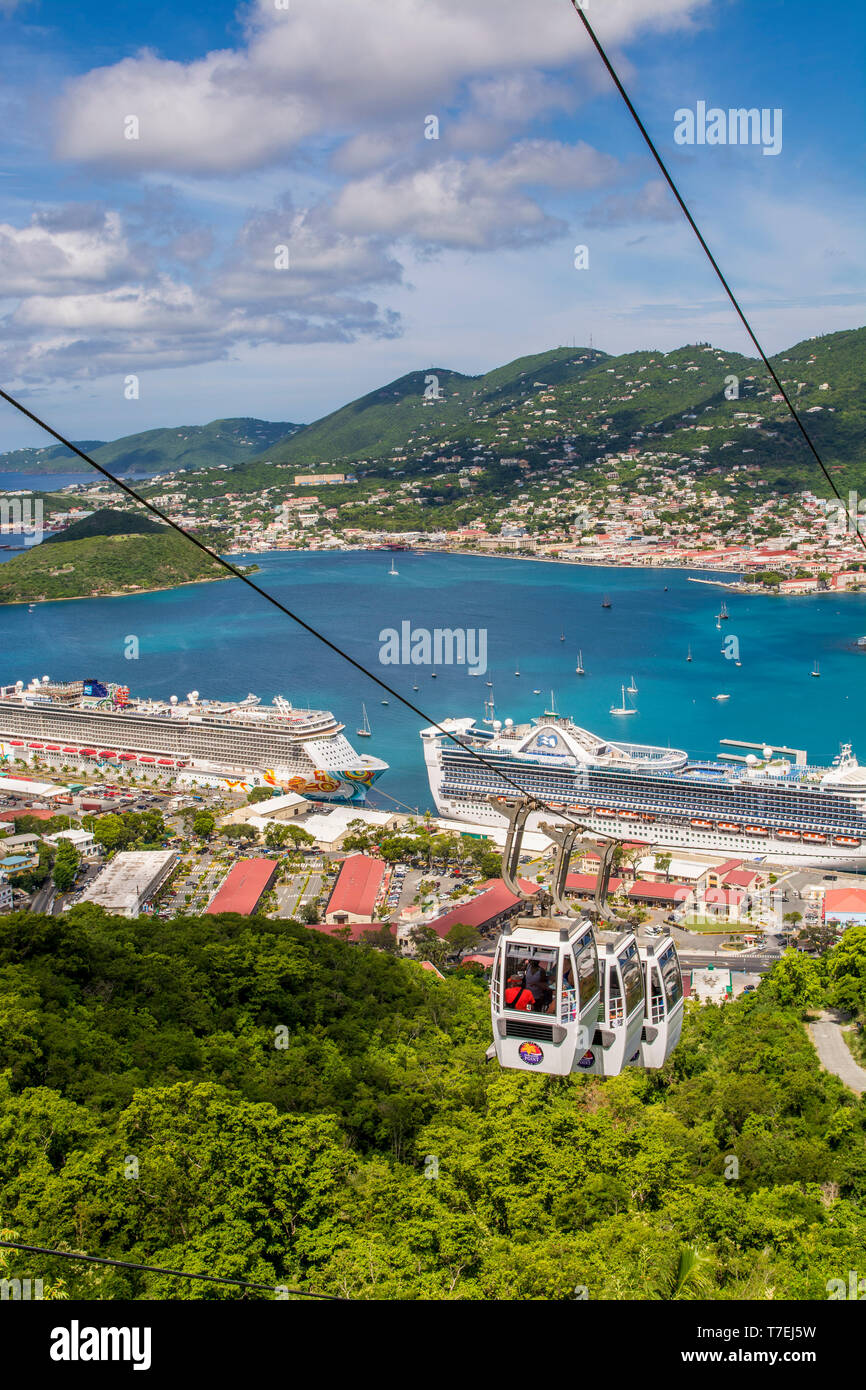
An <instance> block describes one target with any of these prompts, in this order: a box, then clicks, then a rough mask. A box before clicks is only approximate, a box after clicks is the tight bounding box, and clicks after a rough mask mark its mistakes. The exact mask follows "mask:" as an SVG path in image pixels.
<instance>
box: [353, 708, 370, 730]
mask: <svg viewBox="0 0 866 1390" xmlns="http://www.w3.org/2000/svg"><path fill="white" fill-rule="evenodd" d="M361 713H362V715H363V719H362V722H361V727H360V729H356V730H355V733H356V734H357V735H358V738H369V737H370V721H369V719H368V718H367V706H366V705H362V706H361Z"/></svg>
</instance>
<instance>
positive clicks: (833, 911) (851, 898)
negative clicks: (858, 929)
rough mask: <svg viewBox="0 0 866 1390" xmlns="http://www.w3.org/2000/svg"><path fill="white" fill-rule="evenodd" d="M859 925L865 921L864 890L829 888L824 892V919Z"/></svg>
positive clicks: (865, 903)
mask: <svg viewBox="0 0 866 1390" xmlns="http://www.w3.org/2000/svg"><path fill="white" fill-rule="evenodd" d="M831 919H832V920H833V921H838V922H845V923H846V924H848V925H850V924H852V923H853V924H855V925H860V924H861V923H863V922H866V890H864V889H863V888H830V889H828V891H827V892H826V893H825V894H824V920H825V922H826V921H829V920H831Z"/></svg>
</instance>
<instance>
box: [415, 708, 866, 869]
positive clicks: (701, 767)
mask: <svg viewBox="0 0 866 1390" xmlns="http://www.w3.org/2000/svg"><path fill="white" fill-rule="evenodd" d="M442 727H443V728H444V729H447V730H448V731H449V732H450V733H452V734H453V735H455V736H456V738H457V740H458V741H457V742H456V743H455V742H454V741H453V739H451V738H447V737H445V736H444V735H443V734H441V733H440V732H439V730H438V729H436V728H435V727H431V728H428V729H423V730H422V731H421V738H422V740H423V745H424V758H425V761H426V764H427V775H428V777H429V780H430V790H431V792H432V794H433V799H434V801H435V803H436V806H437V809H438V811H439V814H440V815H442V816H445V817H448V818H450V819H453V820H462V821H473V822H476V823H478V824H484V823H489V824H491V825H497V826H503V825H505V818H504V817H503V816H501V815H500V814H499V812H498V811H497V810H496V808H495V807H494V806H492V805H490V803H489V802H488V800H487V797H488V796H490V795H507V796H513V795H514V785H513V784H514V783H516V784H517V785H518V786H519V787H520V788H521V789H522V790H523V791H525V792H526V793H527V794H529V795H531V796H537V797H539V798H540V799H542V800H543V801H544V802H545V803H546V804H547V805H548V806H549V807H550V808H551V809H552V810H553V811H554V812H567V814H568V817H569V819H572V820H578V821H580V822H581V823H582V824H583V825H586V827H587V829H588V830H589V831H594V832H599V833H602V834H607V835H612V836H615V837H616V838H622V839H627V840H630V841H633V842H637V843H641V844H646V845H647V846H648V847H650V848H653V849H656V848H658V849H659V850H684V849H696V850H704V851H709V852H712V853H716V852H719V853H723V854H738V855H742V856H746V857H748V858H752V859H753V858H756V857H766V858H767V859H771V860H774V861H779V862H781V863H783V864H790V865H797V864H799V865H820V866H823V867H827V868H831V867H837V868H847V869H860V868H864V867H866V767H861V766H860V765H859V764H858V762H857V759H856V758H855V757H854V755H853V753H852V751H851V745H850V744H845V745H844V746H843V748H842V750H841V752H840V753H839V755H838V757H836V758H835V759H834V761H833V766H832V767H829V768H827V767H812V766H809V765H808V763H807V762H806V756H805V753H797V754H796V756H795V757H794V758H790V757H784V756H782V757H780V756H777V752H778V750H774V749H770V748H764V749H762V753H763V754H764V755H765V756H762V757H758V756H757V755H756V754H754V753H750V754H748V755H746V756H745V757H743V758H742V759H741V760H737V763H736V765H733V764H732V763H730V762H728V763H726V762H706V763H703V762H692V761H690V759H689V757H688V754H687V753H685V752H683V751H681V750H679V749H676V748H662V747H655V746H652V745H649V744H640V743H626V742H622V741H612V740H608V739H603V738H599V737H598V736H597V735H595V734H592V733H590V732H589V731H588V730H586V729H581V728H579V727H578V726H577V725H576V724H574V723H573V722H572V721H571V720H570V719H566V718H563V717H562V716H560V715H558V714H555V713H548V714H545V715H543V716H542V717H541V718H537V719H534V720H533V721H532V722H531V723H529V724H519V725H518V724H514V723H513V722H512V721H511V720H510V719H506V720H505V721H504V723H501V722H500V721H499V720H495V721H493V722H492V726H491V728H490V729H484V728H479V727H478V726H477V725H476V724H475V723H474V721H473V720H472V719H449V720H445V721H443V725H442ZM745 746H749V745H745ZM470 749H475V750H477V752H479V753H481V754H482V755H483V757H484V758H485V760H486V762H487V763H488V764H491V766H490V767H485V766H484V765H483V764H482V763H480V762H479V761H478V759H477V758H476V757H474V756H473V754H472V752H471V751H470ZM789 751H791V752H794V751H795V750H789ZM499 772H501V773H502V774H504V776H505V777H508V778H509V779H510V784H511V785H510V784H509V782H506V781H505V780H504V777H503V776H499V775H497V774H498V773H499ZM543 820H551V815H550V812H549V811H541V812H534V813H533V814H532V815H531V816H530V817H529V820H528V825H529V826H530V828H532V829H537V828H538V826H539V824H540V822H541V821H543Z"/></svg>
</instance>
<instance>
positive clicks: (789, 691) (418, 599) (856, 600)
mask: <svg viewBox="0 0 866 1390" xmlns="http://www.w3.org/2000/svg"><path fill="white" fill-rule="evenodd" d="M6 558H8V556H7V557H6ZM251 558H254V559H255V560H256V562H257V563H258V564H259V565H260V566H261V572H260V574H259V575H258V576H257V580H258V582H259V583H261V584H262V586H263V587H265V588H267V589H268V590H269V591H271V592H273V593H274V594H275V595H276V596H277V597H279V598H280V600H281V601H282V602H284V603H285V604H286V605H287V606H288V607H289V608H292V609H293V610H294V611H295V612H297V613H298V614H299V615H300V616H301V617H302V618H304V620H305V621H307V622H309V623H310V624H311V625H313V626H315V627H317V628H318V629H319V630H320V631H322V632H323V633H324V634H325V635H326V636H327V637H329V638H330V639H331V640H332V641H333V642H335V643H336V644H337V645H339V646H341V647H344V648H345V650H346V651H347V652H349V654H350V655H351V656H353V657H354V658H355V659H356V660H357V661H359V662H361V663H363V664H364V665H367V666H370V667H372V668H374V669H375V670H376V671H377V672H378V673H380V674H381V675H382V677H383V678H384V679H385V680H386V681H388V682H389V683H390V684H391V685H393V686H394V688H395V689H397V690H398V691H400V692H401V693H403V694H404V695H406V696H407V698H409V699H411V700H413V701H414V702H415V703H416V704H418V706H419V707H420V708H421V709H422V710H424V711H425V713H426V714H427V715H429V716H430V718H433V719H442V718H444V717H446V716H448V715H455V716H456V715H475V716H477V717H479V718H480V717H481V715H482V714H483V702H484V699H485V698H486V697H487V696H488V695H489V694H490V691H489V689H488V687H487V684H486V682H487V681H488V680H492V681H493V683H494V685H493V694H494V697H495V701H496V715H497V717H498V718H501V719H504V718H505V717H506V716H510V717H511V718H513V719H515V720H520V719H526V718H529V717H530V716H531V715H533V714H540V713H541V712H542V711H543V710H544V709H545V708H546V707H547V705H548V702H549V700H550V691H551V689H552V690H553V692H554V694H555V698H556V705H557V709H559V710H560V711H561V712H563V713H566V714H570V715H572V716H573V717H574V719H575V720H577V722H578V723H580V724H583V725H585V726H586V727H588V728H590V729H592V730H593V731H595V732H597V733H599V734H601V735H603V736H605V737H610V738H616V737H620V738H625V739H629V740H632V741H636V742H648V743H661V744H668V743H670V744H673V745H674V746H676V747H681V748H685V749H687V750H688V751H689V752H690V753H691V754H692V755H693V756H696V757H711V756H715V755H717V754H718V752H719V740H720V739H721V738H739V739H749V740H752V741H754V742H759V741H760V742H763V741H772V742H774V743H777V744H779V743H783V744H787V745H789V746H791V747H795V748H806V749H807V750H808V752H809V757H810V760H811V761H815V762H829V761H830V759H831V758H832V757H833V755H834V754H835V753H836V752H838V749H839V744H840V742H841V741H843V740H846V741H848V740H850V741H852V742H853V744H854V751H855V752H856V753H857V754H858V756H859V757H860V759H861V761H864V760H866V651H864V650H859V651H858V650H857V649H856V648H855V646H854V643H855V641H856V638H857V637H859V636H860V635H862V634H866V595H849V596H845V595H838V596H837V595H829V594H828V595H826V596H818V597H813V598H801V599H796V598H785V599H781V598H773V597H758V596H754V597H748V596H745V595H743V596H738V595H736V594H733V593H730V592H728V591H725V590H723V589H718V588H714V587H709V586H707V585H704V584H694V583H690V582H689V581H688V577H687V572H686V571H681V570H674V571H670V570H667V571H662V570H659V571H648V570H621V569H607V568H604V569H600V568H595V567H591V568H590V567H579V566H569V565H559V564H548V563H538V562H533V561H522V560H497V559H487V558H482V557H478V556H455V555H429V554H428V555H413V554H409V553H399V554H397V555H396V556H395V562H396V566H397V569H398V571H399V573H398V576H397V577H396V578H392V577H390V576H389V574H388V569H389V565H390V562H391V557H390V555H388V554H385V553H383V552H352V553H338V554H299V553H291V552H283V553H273V554H267V555H257V556H254V557H251ZM665 585H667V586H668V587H667V592H665ZM605 594H607V595H609V597H610V599H611V603H612V606H611V608H609V609H603V608H602V606H601V603H602V598H603V596H604V595H605ZM722 599H724V600H725V602H726V604H727V606H728V609H729V612H730V620H729V621H727V622H723V623H722V624H721V630H720V631H719V630H717V628H716V614H717V613H718V611H719V608H720V604H721V601H722ZM405 620H408V621H409V622H411V624H412V626H413V628H419V627H424V628H428V629H431V630H432V629H434V628H475V629H477V628H485V629H486V630H487V633H488V664H489V668H490V669H489V673H488V674H486V675H484V676H480V677H472V676H470V675H469V674H468V671H467V669H466V668H465V667H458V666H451V667H448V666H437V667H434V668H432V669H435V670H436V673H437V675H436V679H435V680H434V679H432V677H431V675H430V670H431V668H429V667H423V666H418V667H413V666H380V665H379V649H380V643H379V633H380V631H381V630H382V629H384V628H388V627H394V628H398V629H399V627H400V624H401V622H403V621H405ZM560 633H564V634H565V641H564V642H563V641H560ZM131 636H135V637H137V638H138V642H139V653H140V655H139V658H138V660H135V661H133V660H127V659H125V657H124V648H125V645H126V643H127V638H129V637H131ZM733 637H735V638H736V639H737V641H738V643H739V655H740V660H741V662H742V665H741V666H739V667H738V666H736V665H735V664H734V661H733V660H728V659H726V658H725V656H723V655H722V650H721V649H722V647H723V646H724V645H725V644H726V642H727V644H728V645H729V646H730V639H731V638H733ZM689 646H691V650H692V657H693V660H692V662H691V663H688V662H687V661H686V654H687V649H688V647H689ZM578 648H582V651H583V664H584V666H585V668H586V675H585V676H584V677H583V678H580V677H578V676H576V675H575V673H574V668H575V664H576V658H577V651H578ZM815 659H817V660H818V661H819V663H820V671H821V676H820V679H818V680H815V679H813V678H812V677H811V676H810V674H809V672H810V670H811V668H812V665H813V662H814V661H815ZM518 665H519V669H520V676H519V677H516V676H515V675H514V672H515V669H516V668H517V666H518ZM46 673H47V674H50V675H51V676H52V677H56V678H60V677H78V676H96V677H98V678H100V679H102V680H116V681H121V682H123V683H125V684H127V685H129V686H130V688H131V689H132V691H133V692H136V693H140V694H147V695H157V696H163V697H166V696H169V695H172V694H177V695H180V696H183V695H185V694H186V693H187V691H189V690H198V691H200V692H201V693H202V694H203V695H206V696H215V697H220V698H225V697H232V698H234V697H242V696H244V695H246V694H247V692H248V691H254V692H255V693H256V694H258V695H260V696H261V697H262V698H263V699H264V700H270V699H271V698H272V697H273V696H274V695H276V694H280V693H281V694H283V695H285V696H286V697H287V698H288V699H290V700H292V701H293V702H294V703H296V704H299V705H312V706H316V707H319V706H323V707H325V708H329V709H333V710H334V711H335V713H336V714H337V715H338V717H339V718H340V719H342V720H343V721H344V722H345V724H346V730H347V734H348V736H349V737H350V738H351V739H352V741H353V742H355V729H356V727H357V726H358V725H359V724H360V720H361V703H362V701H363V702H365V703H366V706H367V713H368V715H369V718H370V723H371V726H372V731H373V737H372V738H370V739H369V740H367V741H366V742H361V743H359V744H356V746H357V747H358V748H359V749H361V750H363V751H365V752H370V753H373V754H376V755H378V756H380V757H382V758H384V759H385V760H386V761H387V762H388V763H390V765H391V766H390V770H389V772H388V773H386V774H385V775H384V777H383V779H382V781H381V783H380V784H379V789H378V790H374V793H373V801H374V802H381V803H382V804H385V805H387V804H389V803H388V802H387V801H386V800H385V798H384V794H385V793H387V794H388V795H389V796H391V797H394V798H397V799H398V800H400V801H402V802H404V803H406V804H409V805H411V806H413V807H421V808H424V807H428V806H430V805H431V802H430V797H429V792H428V788H427V779H426V776H425V772H424V764H423V759H422V756H421V746H420V739H419V738H418V730H419V728H421V727H422V721H421V720H420V719H419V718H418V717H417V716H416V715H414V714H412V713H410V712H409V711H408V710H406V709H404V708H403V707H402V706H401V705H399V704H398V703H397V702H396V701H395V700H393V699H391V701H390V704H389V705H388V706H387V707H385V706H383V705H382V704H381V703H380V701H381V700H382V699H383V698H388V697H386V696H384V694H383V692H382V691H381V690H379V689H378V687H376V686H375V685H374V684H373V683H372V682H371V681H369V680H368V679H367V678H366V677H364V676H362V675H361V674H360V673H359V672H357V671H355V670H353V669H352V668H351V667H349V666H348V665H347V664H346V663H345V662H344V661H342V660H341V659H340V658H339V657H337V656H336V655H335V654H334V653H332V652H330V651H328V650H327V648H326V647H324V646H323V645H322V644H321V643H320V642H318V641H317V640H316V639H315V638H313V637H312V636H310V635H309V634H307V633H305V632H304V631H303V630H302V629H300V628H299V627H298V626H297V625H296V624H294V623H292V622H290V621H289V620H288V619H286V618H284V617H282V616H281V615H280V614H279V613H278V612H277V611H276V610H275V609H273V608H271V607H270V605H269V604H267V603H266V602H265V601H264V600H263V599H260V598H259V597H258V596H257V595H256V594H254V593H251V592H250V591H248V590H246V589H245V588H244V587H243V586H242V585H241V584H240V583H239V582H237V581H234V580H227V581H225V582H224V583H216V584H200V585H191V586H188V587H186V588H183V589H175V590H172V591H170V592H167V593H158V594H146V595H141V596H140V597H132V598H122V599H88V600H80V601H78V600H76V601H73V602H66V603H45V604H38V605H37V606H36V607H35V609H34V611H33V612H32V613H30V612H28V609H27V606H26V605H18V606H13V607H4V608H0V681H2V683H4V684H5V683H7V682H9V681H12V680H16V679H18V678H22V679H30V678H31V677H32V676H35V675H39V676H41V675H43V674H46ZM632 676H633V677H634V680H635V683H636V684H637V687H638V694H637V695H636V696H634V697H631V696H628V695H627V696H626V698H627V700H629V701H630V702H633V703H634V704H635V705H636V707H637V709H638V711H639V712H638V714H636V715H634V716H633V717H631V718H619V719H618V718H616V717H614V716H612V715H610V714H609V712H608V711H609V708H610V706H611V705H612V704H619V703H620V698H621V696H620V687H621V685H622V684H623V683H624V684H625V685H628V684H629V682H630V679H631V677H632ZM413 684H417V685H418V686H419V687H420V689H419V690H418V691H417V692H416V691H413V689H412V686H413ZM535 689H539V690H541V692H542V694H541V695H537V696H536V695H534V694H533V691H534V690H535ZM721 693H724V694H729V695H730V699H729V700H727V701H723V702H719V701H715V700H713V698H712V697H713V695H716V694H721Z"/></svg>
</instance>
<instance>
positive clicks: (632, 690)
mask: <svg viewBox="0 0 866 1390" xmlns="http://www.w3.org/2000/svg"><path fill="white" fill-rule="evenodd" d="M627 689H628V693H629V695H636V694H637V686H636V685H635V683H634V676H632V678H631V685H630V686H628V687H627Z"/></svg>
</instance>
